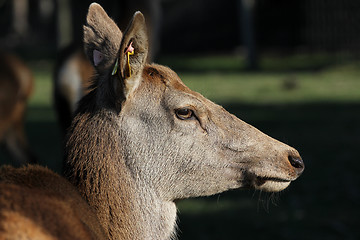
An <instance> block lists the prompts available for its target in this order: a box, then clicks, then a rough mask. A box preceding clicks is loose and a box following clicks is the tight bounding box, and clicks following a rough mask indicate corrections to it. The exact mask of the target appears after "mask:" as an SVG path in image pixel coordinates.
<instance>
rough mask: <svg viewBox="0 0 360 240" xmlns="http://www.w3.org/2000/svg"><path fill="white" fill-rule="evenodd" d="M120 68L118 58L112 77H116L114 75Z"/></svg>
mask: <svg viewBox="0 0 360 240" xmlns="http://www.w3.org/2000/svg"><path fill="white" fill-rule="evenodd" d="M118 68H119V59H118V58H117V59H116V62H115V66H114V68H113V70H112V72H111V75H112V76H114V75H115V74H116V72H117V70H118Z"/></svg>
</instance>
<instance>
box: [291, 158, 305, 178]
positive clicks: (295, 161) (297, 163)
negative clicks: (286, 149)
mask: <svg viewBox="0 0 360 240" xmlns="http://www.w3.org/2000/svg"><path fill="white" fill-rule="evenodd" d="M288 159H289V162H290V164H291V166H293V167H294V168H295V171H296V173H297V174H298V175H299V176H300V174H301V173H302V172H303V171H304V168H305V164H304V161H303V160H302V159H301V157H300V156H299V155H297V156H295V155H293V154H290V155H289V157H288Z"/></svg>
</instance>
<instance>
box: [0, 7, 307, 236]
mask: <svg viewBox="0 0 360 240" xmlns="http://www.w3.org/2000/svg"><path fill="white" fill-rule="evenodd" d="M84 42H85V51H86V53H87V56H88V57H89V59H90V61H91V63H92V64H93V66H94V67H95V70H96V74H97V75H96V78H95V81H94V85H93V87H92V91H91V92H90V93H89V94H88V95H86V96H85V97H84V98H83V99H82V100H81V102H80V104H79V108H78V111H77V114H76V117H75V118H74V120H73V122H72V126H71V127H70V129H69V133H68V139H67V144H66V153H65V156H66V160H67V178H68V179H69V180H70V182H71V183H72V184H73V185H74V186H76V188H77V190H78V191H79V193H80V195H81V196H82V197H83V198H84V199H85V200H86V202H87V204H89V206H90V209H91V211H93V213H94V214H95V215H96V218H95V219H94V217H93V216H92V214H91V211H90V210H89V209H87V207H86V206H87V205H85V206H84V203H82V202H81V201H80V199H79V197H78V196H77V194H76V193H75V191H74V190H73V189H72V188H71V186H68V185H67V183H66V182H64V180H60V179H58V178H56V176H52V177H51V176H50V175H51V174H50V173H47V174H44V175H41V174H40V172H41V171H42V172H44V171H45V170H43V169H41V168H40V167H39V168H38V169H35V170H36V171H38V173H34V171H35V170H34V169H23V174H22V176H19V178H20V177H21V178H25V177H26V178H28V177H29V176H31V179H32V178H34V177H36V178H38V180H37V181H32V182H31V181H30V180H29V181H26V183H25V184H24V183H23V182H21V181H20V180H18V178H17V177H16V176H15V177H14V180H7V179H9V177H2V178H3V179H5V180H6V181H7V182H13V183H14V184H13V185H11V186H12V187H13V188H14V189H15V188H18V189H19V190H17V192H21V191H20V189H21V188H22V187H24V186H23V185H26V186H27V188H26V191H28V192H27V195H26V196H28V197H27V198H24V197H23V198H21V200H22V201H24V202H27V201H33V202H34V205H36V207H38V208H39V209H38V210H37V212H41V214H42V216H44V218H45V217H46V216H47V211H48V212H51V209H53V208H54V209H57V207H56V206H55V205H56V204H57V203H58V204H62V207H63V208H66V210H67V211H68V213H67V215H69V217H68V218H67V221H68V222H70V221H74V222H75V223H77V226H82V227H81V228H80V229H81V230H82V231H83V232H84V233H86V229H88V230H89V234H88V236H97V237H98V238H100V237H104V236H103V235H102V234H104V235H105V237H104V239H171V238H172V237H173V236H174V235H175V225H176V224H175V222H176V206H175V201H176V200H178V199H184V198H189V197H198V196H207V195H212V194H216V193H220V192H223V191H226V190H229V189H234V188H245V187H252V188H256V189H261V190H264V191H281V190H283V189H285V188H286V187H287V186H288V185H289V184H290V182H291V181H294V180H295V179H296V178H297V177H298V176H299V175H300V174H301V173H302V171H303V169H304V164H303V161H302V160H301V158H300V156H299V154H298V152H297V151H296V150H295V149H293V148H291V147H289V146H287V145H285V144H283V143H281V142H279V141H277V140H275V139H272V138H270V137H269V136H267V135H265V134H263V133H262V132H260V131H259V130H257V129H256V128H254V127H252V126H250V125H248V124H246V123H245V122H243V121H241V120H239V119H238V118H236V117H235V116H234V115H231V114H230V113H228V112H227V111H225V110H224V109H223V108H222V107H220V106H218V105H216V104H214V103H213V102H211V101H210V100H208V99H206V98H204V97H203V96H202V95H200V94H199V93H196V92H194V91H191V90H190V89H189V88H187V87H186V86H185V85H184V84H183V83H182V82H181V80H180V79H179V77H178V76H177V75H176V73H174V72H173V71H172V70H170V69H169V68H167V67H164V66H160V65H155V64H147V63H146V56H147V53H148V44H147V42H148V41H147V35H146V30H145V23H144V17H143V15H142V14H141V13H140V12H137V13H135V15H134V17H133V19H132V21H131V23H130V25H129V27H128V28H127V30H126V31H125V33H124V34H123V33H122V32H121V31H120V30H119V29H118V27H117V26H116V24H115V23H114V22H113V21H112V20H111V19H110V18H109V17H108V16H107V14H106V13H105V11H104V10H103V9H102V8H101V7H100V5H98V4H91V5H90V8H89V12H88V16H87V23H86V25H85V26H84ZM39 169H40V170H39ZM9 171H10V170H9V169H7V172H9ZM13 171H14V170H13ZM27 171H28V172H29V173H27ZM10 172H12V171H10ZM14 174H17V173H14ZM0 176H1V175H0ZM44 176H47V177H48V178H49V179H43V180H42V178H43V177H44ZM54 178H55V179H56V180H53V179H54ZM5 180H4V181H5ZM19 181H20V182H21V183H18V182H19ZM16 183H18V184H16ZM44 185H45V186H44ZM59 185H60V186H59ZM7 186H8V185H7ZM7 186H4V189H5V190H6V191H10V190H11V189H10V190H8V189H9V187H7ZM33 189H36V191H37V192H36V193H37V194H30V192H31V191H33ZM5 190H3V191H5ZM14 191H15V190H14ZM67 191H70V192H71V195H70V194H66V193H67ZM40 193H41V194H40ZM8 195H9V197H8V198H7V199H6V200H3V201H0V203H1V205H0V206H2V210H1V212H5V213H6V217H7V218H5V220H2V221H1V224H2V227H1V228H0V236H2V235H1V234H2V233H3V232H5V233H7V231H10V230H8V228H7V227H4V226H7V225H9V222H11V220H12V218H10V217H8V216H9V215H10V216H12V215H15V216H16V217H17V218H15V217H14V219H17V220H18V221H20V220H24V221H25V220H27V221H29V222H30V223H31V224H32V226H36V229H37V230H39V231H40V232H41V231H43V232H42V233H44V234H48V235H50V236H52V237H53V238H52V239H54V238H56V237H58V238H59V239H60V238H61V239H65V237H64V236H63V235H61V234H62V231H61V230H62V229H61V230H60V231H58V232H57V231H55V230H54V229H56V226H53V225H57V226H60V224H61V226H66V224H67V223H66V222H61V223H58V222H57V221H63V220H64V219H63V218H60V217H59V219H57V218H56V220H54V223H51V226H52V228H51V229H50V228H49V229H48V228H46V227H45V224H44V221H43V222H41V223H39V222H40V221H39V220H38V218H40V219H41V217H39V216H37V217H38V218H35V217H34V216H33V215H34V214H33V213H29V211H30V210H28V208H27V207H28V206H29V205H26V204H21V205H16V204H15V203H13V202H12V201H16V199H15V198H12V194H10V193H9V194H8ZM0 196H1V195H0ZM39 196H47V198H50V197H52V201H50V200H49V201H47V202H50V203H51V204H53V205H52V206H50V207H47V206H43V205H41V206H40V204H39V202H41V200H42V199H39V198H40V197H39ZM19 198H20V197H19ZM34 198H35V200H32V199H34ZM41 198H42V197H41ZM74 199H76V200H74ZM55 200H56V201H57V203H56V202H55ZM71 202H77V203H78V204H77V206H72V205H71V204H70V203H71ZM10 203H11V204H12V205H16V206H17V207H16V208H11V206H12V205H11V204H10ZM44 205H45V204H44ZM4 206H5V207H4ZM22 206H24V207H22ZM42 206H43V207H44V208H45V209H40V208H41V207H42ZM79 206H81V208H80V207H79ZM82 211H84V212H85V213H86V214H87V217H86V218H85V217H84V218H81V216H82ZM54 212H55V213H53V214H54V216H58V215H61V214H60V213H56V210H54ZM19 219H20V220H19ZM96 219H98V221H99V225H100V226H101V229H98V228H92V227H94V226H97V225H96ZM16 223H17V222H16ZM16 223H14V224H16ZM75 223H74V224H75ZM69 224H70V223H69ZM70 226H71V225H70ZM69 228H71V227H69ZM57 230H59V229H57ZM90 230H92V231H90ZM99 236H100V237H99Z"/></svg>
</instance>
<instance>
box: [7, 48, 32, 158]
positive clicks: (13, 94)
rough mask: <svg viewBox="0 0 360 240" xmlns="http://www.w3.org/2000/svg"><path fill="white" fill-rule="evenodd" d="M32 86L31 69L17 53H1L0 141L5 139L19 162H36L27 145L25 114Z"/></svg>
mask: <svg viewBox="0 0 360 240" xmlns="http://www.w3.org/2000/svg"><path fill="white" fill-rule="evenodd" d="M32 89H33V77H32V73H31V71H30V69H29V68H28V67H27V66H26V65H25V64H24V63H23V62H22V61H21V60H20V59H18V58H17V57H15V56H14V55H10V54H4V53H2V54H0V143H5V144H6V146H7V148H8V150H9V151H10V153H11V155H12V156H13V158H14V159H15V160H16V161H17V162H18V163H25V162H35V161H36V160H35V157H34V155H33V154H32V152H31V151H30V149H29V146H28V143H27V140H26V137H25V132H24V118H25V110H26V103H27V100H28V99H29V97H30V95H31V93H32Z"/></svg>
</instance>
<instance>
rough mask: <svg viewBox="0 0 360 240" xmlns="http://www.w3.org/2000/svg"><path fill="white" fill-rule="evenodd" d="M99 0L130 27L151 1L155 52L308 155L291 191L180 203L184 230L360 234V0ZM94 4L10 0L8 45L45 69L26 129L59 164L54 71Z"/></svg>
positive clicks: (198, 233) (5, 48) (6, 151)
mask: <svg viewBox="0 0 360 240" xmlns="http://www.w3.org/2000/svg"><path fill="white" fill-rule="evenodd" d="M98 2H99V3H100V4H101V5H102V6H103V7H104V9H105V10H106V11H107V13H108V14H109V15H110V16H111V17H112V18H113V19H114V20H115V21H116V22H117V23H118V24H119V26H120V27H121V29H122V30H124V29H125V27H126V24H127V23H128V21H129V19H130V17H131V15H132V14H133V13H134V11H135V10H141V11H142V12H143V13H144V14H145V17H146V19H147V21H148V25H149V29H150V30H149V31H150V34H151V49H152V56H151V59H152V60H153V61H155V62H157V63H160V64H163V65H167V66H170V67H171V68H172V69H174V70H175V71H176V72H177V73H178V74H179V76H180V77H181V78H182V80H183V81H184V82H185V83H186V84H187V85H188V86H189V87H190V88H192V89H193V90H196V91H199V92H201V93H202V94H203V95H205V96H206V97H208V98H210V99H211V100H213V101H215V102H216V103H218V104H221V105H223V106H224V107H225V108H226V109H227V110H229V111H230V112H232V113H234V114H235V115H237V116H238V117H239V118H241V119H242V120H244V121H246V122H248V123H250V124H251V125H254V126H256V127H257V128H259V129H260V130H261V131H263V132H265V133H267V134H269V135H270V136H272V137H274V138H276V139H279V140H280V141H283V142H285V143H287V144H289V145H291V146H293V147H295V148H296V149H298V150H299V152H300V153H301V155H302V157H303V159H304V162H305V165H306V169H305V172H304V174H303V175H302V176H301V177H300V178H299V179H298V180H297V181H296V182H294V183H292V184H291V185H290V187H289V188H288V189H286V190H285V191H283V192H281V193H278V194H266V193H262V192H258V191H254V190H236V191H231V192H226V193H222V194H218V195H216V196H212V197H208V198H199V199H189V200H184V201H181V202H179V203H178V206H179V223H178V225H179V229H180V231H179V239H249V238H251V239H316V240H318V239H327V240H331V239H360V230H359V226H360V225H359V224H360V222H359V220H358V217H359V215H360V189H359V187H360V186H359V183H360V174H359V171H360V167H359V163H360V157H359V155H358V153H359V143H360V1H357V0H347V1H344V0H326V1H325V0H292V1H287V0H272V1H267V0H222V1H219V0H182V1H176V0H153V1H152V0H128V1H126V0H117V1H115V0H113V1H98ZM90 3H91V1H87V0H86V1H70V0H64V1H61V0H12V1H11V0H0V27H1V32H0V49H1V51H2V52H7V53H11V54H12V55H13V56H17V57H18V58H19V60H21V61H22V62H23V64H24V65H26V66H27V67H28V68H29V69H30V70H31V72H32V75H33V79H34V85H33V88H32V95H31V96H30V97H29V98H28V101H27V110H26V114H25V115H24V116H23V120H22V121H24V135H25V137H23V138H25V139H27V146H28V149H30V150H29V151H31V153H32V155H33V156H35V157H36V159H37V160H38V161H39V163H40V164H42V165H46V166H48V167H49V168H51V169H53V170H55V171H57V172H59V173H61V168H62V130H61V124H60V123H59V121H60V120H59V118H58V114H57V111H56V108H55V107H54V105H55V104H54V102H55V100H54V89H55V87H54V85H55V84H54V81H55V80H54V75H55V74H56V73H57V70H56V68H57V65H59V62H60V63H61V62H62V61H63V59H64V57H63V56H64V53H63V52H64V50H63V49H67V50H66V51H68V52H69V51H70V52H71V51H75V50H74V49H81V41H82V24H83V23H84V21H85V16H86V13H87V8H88V6H89V4H90ZM69 46H71V47H69ZM69 49H70V50H69ZM65 56H69V55H66V54H65ZM0 63H2V65H3V66H5V65H6V64H10V60H3V61H0ZM3 66H0V71H1V67H2V68H4V67H3ZM7 69H10V67H9V68H7ZM13 69H14V71H19V69H21V68H20V67H19V66H18V65H14V66H13ZM1 80H2V79H1V73H0V108H3V109H0V118H6V116H8V115H9V114H8V113H7V112H6V111H9V112H10V111H11V109H13V108H14V107H9V109H10V110H6V111H5V107H4V104H5V103H6V101H5V100H3V99H5V97H4V96H5V95H6V93H8V92H9V91H8V90H6V89H7V88H5V86H7V85H6V84H2V85H1ZM20 82H21V81H20ZM18 85H19V86H20V85H21V84H20V83H18ZM1 88H2V89H1ZM1 94H2V95H1ZM1 101H3V102H1ZM1 104H3V105H1ZM6 121H8V120H6ZM6 121H5V120H4V121H3V122H2V121H1V119H0V141H2V145H1V148H0V164H14V165H18V164H19V163H18V162H16V161H14V160H13V158H14V157H13V154H12V153H11V146H10V145H11V144H9V142H11V140H4V139H1V137H2V136H1V131H2V130H1V128H2V127H3V128H5V126H6V124H5V123H4V122H6ZM20 122H21V121H20ZM1 124H2V125H1ZM3 131H4V132H5V130H3ZM8 135H9V134H8ZM25 142H26V141H25ZM9 146H10V147H9Z"/></svg>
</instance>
